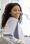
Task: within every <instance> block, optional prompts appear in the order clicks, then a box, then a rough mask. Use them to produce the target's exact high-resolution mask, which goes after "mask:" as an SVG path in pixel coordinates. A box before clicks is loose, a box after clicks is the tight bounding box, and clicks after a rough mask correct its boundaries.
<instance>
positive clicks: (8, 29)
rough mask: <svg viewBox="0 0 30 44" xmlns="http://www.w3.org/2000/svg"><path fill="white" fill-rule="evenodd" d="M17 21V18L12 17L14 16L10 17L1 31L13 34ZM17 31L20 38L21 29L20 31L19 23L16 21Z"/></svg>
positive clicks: (21, 34)
mask: <svg viewBox="0 0 30 44" xmlns="http://www.w3.org/2000/svg"><path fill="white" fill-rule="evenodd" d="M17 22H18V19H16V18H14V17H10V18H9V19H8V21H7V23H6V25H5V27H4V30H3V33H4V34H11V35H14V34H13V33H14V31H15V27H16V25H17ZM18 33H19V38H20V39H21V38H22V36H23V31H22V29H21V27H20V24H19V23H18Z"/></svg>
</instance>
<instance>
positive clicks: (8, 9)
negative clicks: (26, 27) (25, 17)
mask: <svg viewBox="0 0 30 44" xmlns="http://www.w3.org/2000/svg"><path fill="white" fill-rule="evenodd" d="M16 5H18V6H19V7H20V11H21V12H22V9H21V6H20V5H19V4H18V3H8V4H7V5H6V7H5V10H4V13H3V15H2V23H1V25H2V27H1V28H4V26H5V24H6V22H7V20H8V19H9V17H12V15H11V14H10V15H9V12H11V9H12V8H13V7H14V6H16ZM21 19H22V14H20V16H19V18H18V20H20V21H21Z"/></svg>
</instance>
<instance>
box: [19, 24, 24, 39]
mask: <svg viewBox="0 0 30 44" xmlns="http://www.w3.org/2000/svg"><path fill="white" fill-rule="evenodd" d="M18 33H19V39H23V38H24V35H23V30H22V28H21V26H20V24H18Z"/></svg>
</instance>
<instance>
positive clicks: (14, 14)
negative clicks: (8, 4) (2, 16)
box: [10, 5, 20, 18]
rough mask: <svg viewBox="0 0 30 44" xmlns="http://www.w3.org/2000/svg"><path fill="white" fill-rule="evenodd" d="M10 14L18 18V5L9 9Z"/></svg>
mask: <svg viewBox="0 0 30 44" xmlns="http://www.w3.org/2000/svg"><path fill="white" fill-rule="evenodd" d="M10 14H11V15H12V16H14V17H16V18H19V16H20V7H19V6H17V5H16V6H14V7H13V8H12V9H11V13H10Z"/></svg>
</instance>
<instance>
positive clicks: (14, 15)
mask: <svg viewBox="0 0 30 44" xmlns="http://www.w3.org/2000/svg"><path fill="white" fill-rule="evenodd" d="M21 13H22V9H21V6H20V5H19V4H18V3H9V4H7V5H6V7H5V11H4V13H3V16H2V24H1V25H2V27H1V28H3V29H4V30H3V34H4V35H5V36H6V35H7V36H13V37H15V38H16V39H22V36H23V32H22V30H21V27H20V23H21V20H22V14H21ZM17 24H18V26H17ZM16 29H17V30H18V31H17V30H16ZM15 30H16V31H15ZM17 33H18V34H17ZM16 35H17V36H16Z"/></svg>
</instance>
